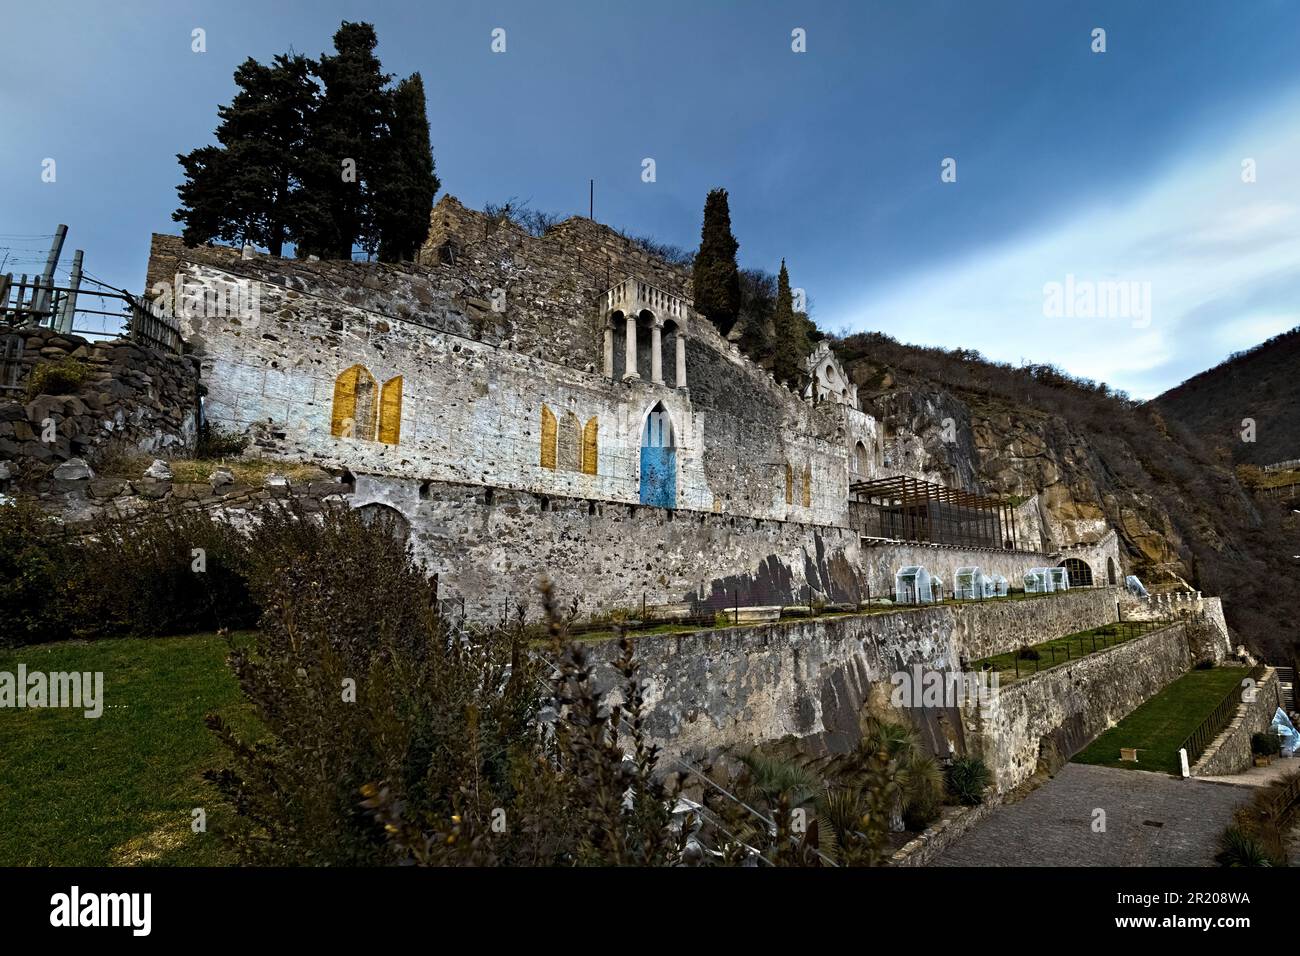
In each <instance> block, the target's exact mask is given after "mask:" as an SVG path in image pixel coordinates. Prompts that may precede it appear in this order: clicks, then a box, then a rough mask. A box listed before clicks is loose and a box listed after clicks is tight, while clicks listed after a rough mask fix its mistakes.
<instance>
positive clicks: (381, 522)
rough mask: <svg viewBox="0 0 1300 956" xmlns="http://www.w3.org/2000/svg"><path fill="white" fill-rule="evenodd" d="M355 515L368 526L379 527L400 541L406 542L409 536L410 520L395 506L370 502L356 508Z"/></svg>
mask: <svg viewBox="0 0 1300 956" xmlns="http://www.w3.org/2000/svg"><path fill="white" fill-rule="evenodd" d="M357 517H358V518H360V519H361V523H362V524H364V525H365V526H366V527H368V528H379V529H381V530H383V531H385V532H387V533H388V534H390V535H392V537H393V538H394V539H395V540H397V541H398V542H400V543H401V544H406V542H407V540H409V539H410V537H411V522H409V521H407V520H406V516H405V515H403V514H402V513H401V512H400V511H398V510H397V509H396V508H393V507H391V506H389V505H385V504H380V503H379V502H372V503H371V504H368V505H362V506H361V507H360V508H358V509H357Z"/></svg>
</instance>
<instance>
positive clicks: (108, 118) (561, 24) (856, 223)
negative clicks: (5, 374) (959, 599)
mask: <svg viewBox="0 0 1300 956" xmlns="http://www.w3.org/2000/svg"><path fill="white" fill-rule="evenodd" d="M124 9H126V10H129V11H130V12H129V13H126V14H124V13H123V12H122V11H123V10H124ZM6 16H7V19H8V25H9V27H10V29H7V30H6V36H7V38H8V41H9V42H7V43H6V44H5V47H6V52H5V56H3V57H0V117H3V120H4V129H5V135H4V136H3V137H0V184H2V185H3V189H0V236H4V237H14V236H17V237H31V236H39V235H43V234H47V233H49V232H51V231H52V230H53V226H54V225H55V224H56V223H58V222H66V223H68V224H69V226H70V233H69V247H70V248H71V247H77V248H83V249H85V250H86V267H87V269H88V270H89V271H90V273H92V274H94V275H96V276H98V277H99V278H101V279H104V280H106V281H109V282H112V283H114V284H119V285H123V286H125V287H127V288H130V289H139V288H140V287H142V285H143V282H144V270H145V263H146V259H147V255H148V242H149V234H150V233H151V232H154V231H159V232H175V231H176V227H175V224H173V223H172V221H171V219H170V215H171V212H172V210H173V209H174V208H175V206H176V194H175V187H176V184H177V183H178V181H179V176H180V173H179V167H178V166H177V164H176V161H175V154H176V153H178V152H185V151H188V150H190V149H192V148H194V147H195V146H198V145H201V144H204V143H206V142H209V141H210V140H211V135H212V130H213V128H214V126H215V123H216V107H217V105H218V104H219V103H224V102H227V101H228V100H229V98H230V96H231V95H232V92H233V83H232V80H231V73H232V71H233V69H234V68H235V66H236V65H237V64H238V63H239V62H240V61H241V60H243V59H244V58H245V57H246V56H250V55H251V56H254V57H256V58H258V59H261V60H265V59H269V58H270V57H271V56H273V55H274V54H275V53H277V52H282V51H284V50H287V49H290V48H292V49H294V50H297V51H299V52H303V53H307V54H310V55H313V56H314V55H317V54H319V53H320V52H321V51H322V50H325V49H328V47H329V43H330V37H331V35H332V33H333V32H334V30H335V29H336V28H337V26H338V24H339V22H340V21H341V20H344V19H349V20H363V19H364V20H369V21H371V22H373V23H375V25H376V29H377V30H378V34H379V40H380V43H379V54H380V57H381V59H382V60H383V63H384V66H385V68H386V69H387V70H388V71H389V72H391V73H395V74H399V75H403V74H406V73H410V72H412V71H415V70H418V71H420V72H421V73H422V74H423V76H424V80H425V86H426V90H427V92H428V96H429V115H430V122H431V127H432V135H433V142H434V150H435V159H436V161H437V166H438V174H439V176H440V177H441V178H442V182H443V187H444V190H445V191H448V192H450V193H452V194H454V195H456V196H458V197H459V198H460V199H461V200H462V201H463V202H465V203H466V204H467V205H471V206H476V207H481V206H482V205H483V203H485V202H489V201H495V202H500V201H502V200H504V199H506V198H509V197H511V196H517V197H520V198H526V199H529V200H531V202H532V205H533V206H534V207H536V208H540V209H545V210H549V211H555V212H559V213H563V214H571V213H585V211H586V205H587V181H588V179H589V178H595V180H596V218H597V219H599V220H601V221H603V222H607V223H610V224H611V225H615V226H618V227H620V228H624V229H627V230H629V231H631V232H634V233H640V234H649V235H653V236H655V237H656V238H658V239H660V240H662V241H666V242H672V243H675V244H677V245H681V246H684V247H694V246H695V245H696V244H697V242H698V238H699V225H700V211H701V209H702V206H703V199H704V195H705V193H706V192H707V191H708V189H709V188H710V187H713V186H719V185H720V186H726V187H727V188H728V189H729V190H730V192H731V211H732V220H733V228H734V231H735V233H736V236H737V238H738V239H739V240H740V259H741V264H742V265H744V266H758V267H764V268H768V269H771V270H775V268H776V267H777V265H778V264H779V262H780V259H781V258H782V257H784V258H785V259H786V260H787V262H788V264H789V267H790V270H791V277H792V281H793V283H794V284H795V285H796V286H799V287H802V288H805V289H806V290H807V292H808V295H809V297H810V299H811V301H812V304H813V310H814V315H815V317H816V318H817V320H818V322H819V323H820V324H821V325H822V326H823V327H824V328H828V329H830V330H833V331H839V330H842V329H872V330H880V331H883V332H886V333H888V334H890V335H893V336H895V337H897V338H899V339H901V340H903V341H909V342H917V343H923V344H938V345H945V346H949V347H956V346H962V347H967V348H975V349H978V350H980V351H982V352H984V353H985V354H986V355H988V356H990V357H992V358H996V359H999V360H1004V361H1010V362H1013V363H1017V362H1020V361H1022V360H1023V361H1034V362H1052V363H1055V364H1058V365H1060V366H1061V367H1063V368H1065V369H1067V370H1068V371H1070V372H1072V373H1074V374H1078V375H1083V376H1087V377H1091V378H1095V379H1099V380H1105V381H1108V382H1110V383H1111V384H1113V385H1115V386H1117V387H1119V388H1123V389H1126V390H1128V391H1130V392H1131V393H1132V394H1134V395H1135V396H1140V397H1148V396H1151V395H1154V394H1156V393H1158V392H1160V391H1162V390H1163V389H1165V388H1168V387H1170V386H1172V385H1174V384H1176V383H1177V382H1179V381H1181V380H1182V379H1184V378H1186V377H1187V376H1188V375H1190V374H1193V373H1194V372H1196V371H1198V370H1200V369H1202V368H1205V367H1207V366H1209V365H1212V364H1214V363H1216V362H1218V361H1219V360H1221V359H1222V358H1224V357H1225V356H1226V355H1227V354H1228V353H1230V352H1232V351H1234V350H1237V349H1240V348H1244V347H1248V346H1250V345H1252V344H1254V343H1256V342H1258V341H1260V340H1262V339H1264V338H1267V337H1268V336H1269V335H1273V334H1276V333H1277V332H1280V331H1283V330H1285V329H1288V328H1291V327H1292V326H1294V325H1296V324H1300V296H1297V293H1298V292H1300V175H1297V171H1296V164H1297V163H1298V162H1300V160H1297V159H1296V157H1297V156H1300V110H1298V109H1297V107H1300V61H1298V60H1297V57H1296V50H1297V49H1300V42H1298V41H1300V3H1295V2H1285V0H1251V2H1250V3H1244V4H1243V3H1220V2H1217V0H1216V2H1209V0H1195V2H1187V3H1174V2H1172V0H1169V2H1143V3H1134V2H1066V0H1035V2H978V0H953V2H938V0H933V2H927V0H912V2H901V0H853V2H848V0H846V2H839V3H817V2H800V3H795V2H775V0H774V2H745V3H741V2H735V3H724V2H720V0H694V2H674V0H659V2H656V3H653V4H644V3H623V2H613V0H603V2H595V0H593V2H577V0H575V2H554V0H553V2H540V0H525V2H518V3H467V2H430V0H422V2H419V3H414V2H412V3H382V2H368V3H364V4H362V3H343V2H330V0H325V2H312V3H307V2H279V3H274V4H269V3H265V2H262V3H254V2H241V0H225V2H222V3H199V2H193V3H185V2H175V0H173V2H167V3H152V2H138V3H132V4H130V5H129V6H126V7H122V6H120V5H116V4H104V3H102V2H100V0H83V2H64V0H46V2H43V3H41V4H26V5H23V6H21V7H17V6H14V5H11V7H10V9H9V10H8V11H7V13H6ZM196 27H201V28H202V29H204V30H205V31H206V40H207V52H205V53H201V54H199V53H194V52H192V51H191V31H192V30H193V29H194V28H196ZM497 27H500V28H503V29H505V30H506V41H507V49H506V52H505V53H504V54H494V53H492V52H491V50H490V41H491V31H492V30H493V29H494V28H497ZM1096 27H1102V28H1104V29H1105V30H1106V46H1107V50H1106V52H1105V53H1093V52H1092V50H1091V43H1092V38H1091V32H1092V30H1093V29H1094V28H1096ZM795 28H803V29H804V30H806V33H807V52H806V53H801V54H797V53H794V52H792V50H791V37H790V34H791V30H793V29H795ZM24 37H25V38H28V40H27V41H22V42H15V38H24ZM41 38H46V39H47V40H48V42H46V41H45V40H42V39H41ZM646 157H650V158H653V159H654V160H655V163H656V172H657V180H656V182H654V183H644V182H642V180H641V168H642V166H641V164H642V160H643V159H644V158H646ZM948 157H951V158H953V159H955V160H956V161H957V181H956V182H953V183H944V182H941V181H940V164H941V163H942V161H943V160H944V159H945V158H948ZM45 158H53V159H55V160H56V162H57V180H56V181H55V182H53V183H45V182H42V181H41V168H42V167H41V164H42V161H43V160H44V159H45ZM1244 159H1253V160H1255V164H1256V166H1255V168H1256V177H1257V178H1256V181H1255V182H1253V183H1244V182H1242V176H1241V164H1242V161H1243V160H1244ZM5 246H9V247H10V250H9V255H10V258H11V261H10V262H9V263H8V264H7V265H6V266H5V267H4V271H14V272H21V271H24V270H25V271H32V272H34V271H37V270H38V269H39V263H38V262H36V261H35V257H36V256H37V255H38V251H36V250H37V247H39V246H40V240H37V239H30V238H26V239H25V238H16V239H14V238H0V258H3V257H4V255H5V252H4V251H3V247H5ZM24 257H26V260H27V261H25V259H24ZM1067 276H1069V277H1073V279H1072V281H1075V282H1078V283H1085V284H1086V283H1098V282H1107V281H1124V282H1133V283H1139V284H1140V285H1142V286H1143V287H1145V288H1146V289H1148V290H1149V293H1150V300H1151V310H1150V314H1149V315H1146V316H1138V317H1134V316H1132V315H1126V316H1124V317H1114V316H1102V317H1095V318H1080V317H1073V318H1057V317H1053V316H1051V315H1046V314H1045V309H1044V286H1045V284H1046V283H1051V282H1059V283H1064V282H1065V281H1066V278H1067Z"/></svg>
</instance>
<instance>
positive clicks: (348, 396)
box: [330, 365, 378, 441]
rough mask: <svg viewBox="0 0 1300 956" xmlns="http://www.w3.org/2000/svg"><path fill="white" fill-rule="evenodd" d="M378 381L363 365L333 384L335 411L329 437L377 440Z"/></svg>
mask: <svg viewBox="0 0 1300 956" xmlns="http://www.w3.org/2000/svg"><path fill="white" fill-rule="evenodd" d="M375 392H376V388H375V377H374V376H373V375H371V374H370V370H369V369H367V368H366V367H365V366H364V365H353V366H352V367H351V368H347V369H344V370H343V371H342V372H340V373H339V377H338V378H336V379H335V380H334V409H333V414H332V416H331V418H330V434H332V435H333V436H334V437H335V438H360V439H362V440H364V441H374V440H375V424H376V413H377V411H378V403H377V401H376V395H375Z"/></svg>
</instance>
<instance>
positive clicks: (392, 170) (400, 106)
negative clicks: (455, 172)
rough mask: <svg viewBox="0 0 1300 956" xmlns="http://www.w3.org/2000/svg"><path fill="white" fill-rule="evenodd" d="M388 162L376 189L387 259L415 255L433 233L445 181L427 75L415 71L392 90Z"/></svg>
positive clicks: (381, 241)
mask: <svg viewBox="0 0 1300 956" xmlns="http://www.w3.org/2000/svg"><path fill="white" fill-rule="evenodd" d="M391 100H392V102H391V110H390V120H389V129H388V136H387V138H386V142H385V148H384V153H385V163H384V166H383V172H382V175H381V177H380V180H379V182H378V184H377V186H376V189H375V197H374V201H375V224H376V229H377V232H378V234H379V260H380V261H381V262H407V261H410V260H412V259H414V258H415V254H416V253H417V252H419V251H420V246H422V245H423V244H424V240H425V237H426V236H428V234H429V216H430V212H431V210H432V208H433V197H434V196H435V195H437V192H438V187H439V185H440V183H439V181H438V177H437V175H436V174H435V173H434V165H433V147H432V146H430V145H429V118H428V115H427V114H426V112H425V103H424V81H423V80H422V79H421V78H420V74H419V73H412V74H411V75H410V76H408V77H407V78H406V79H404V80H402V82H401V83H399V84H398V85H397V89H396V90H394V91H393V92H392V94H391Z"/></svg>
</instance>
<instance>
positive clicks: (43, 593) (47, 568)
mask: <svg viewBox="0 0 1300 956" xmlns="http://www.w3.org/2000/svg"><path fill="white" fill-rule="evenodd" d="M67 563H68V543H67V540H66V534H65V533H64V531H63V529H62V527H61V525H60V524H59V523H58V522H57V521H55V520H54V519H53V518H51V517H49V515H47V514H46V513H45V512H44V511H42V510H41V509H40V508H39V507H38V506H37V505H34V504H32V503H30V502H25V501H18V502H17V503H14V504H11V505H0V646H4V647H13V646H18V645H23V644H36V643H40V642H42V641H52V640H57V639H58V638H61V637H68V636H70V635H69V633H68V621H67V614H66V611H67V603H68V601H67V599H68V582H67V576H66V568H67Z"/></svg>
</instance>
